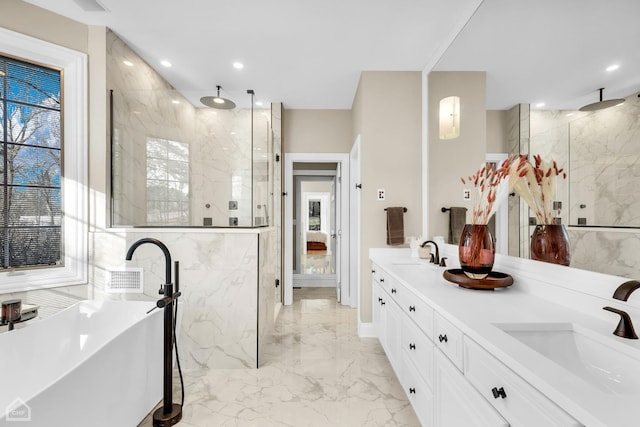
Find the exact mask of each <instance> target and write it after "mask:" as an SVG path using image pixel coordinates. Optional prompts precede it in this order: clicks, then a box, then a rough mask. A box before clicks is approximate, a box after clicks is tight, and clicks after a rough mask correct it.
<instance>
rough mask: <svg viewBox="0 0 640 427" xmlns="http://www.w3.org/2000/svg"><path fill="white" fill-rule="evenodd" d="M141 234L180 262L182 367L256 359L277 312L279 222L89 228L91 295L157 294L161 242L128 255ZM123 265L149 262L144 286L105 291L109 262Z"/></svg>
mask: <svg viewBox="0 0 640 427" xmlns="http://www.w3.org/2000/svg"><path fill="white" fill-rule="evenodd" d="M143 237H153V238H157V239H159V240H161V241H162V242H163V243H165V244H166V245H167V247H168V248H169V250H170V252H171V256H172V260H173V261H179V263H180V266H179V268H180V291H181V292H182V297H181V298H180V303H181V305H180V307H181V309H182V313H183V315H182V323H181V327H180V331H179V334H178V343H179V346H180V357H181V362H182V367H183V368H184V369H185V370H190V371H194V370H196V371H197V370H207V369H213V368H255V367H257V365H258V363H259V362H258V353H259V351H260V349H261V347H262V345H263V344H265V343H268V342H269V337H270V336H271V333H272V328H273V320H274V302H273V301H274V296H273V292H274V291H273V290H274V277H275V270H274V268H273V266H274V262H273V258H274V254H273V244H272V242H273V240H274V239H275V234H274V229H273V228H261V229H254V230H233V231H227V232H224V231H223V230H216V229H208V230H189V231H185V232H176V231H164V230H147V231H143V230H138V229H131V230H119V231H118V230H113V231H110V232H96V233H90V244H91V253H90V259H91V266H90V272H89V274H90V278H89V280H90V283H91V284H92V287H91V289H92V291H91V292H92V295H91V298H93V299H123V300H150V301H153V300H157V299H158V298H159V296H158V289H159V286H160V284H162V283H164V282H165V277H164V271H165V264H164V257H163V255H162V252H161V251H160V249H159V248H158V247H156V246H155V245H150V244H145V245H142V246H140V247H138V249H137V250H136V252H135V253H134V256H133V260H132V261H130V262H127V261H125V259H124V257H125V254H126V252H127V249H128V248H129V247H130V245H131V244H132V243H134V242H135V241H137V240H138V239H140V238H143ZM122 267H142V268H143V269H144V273H143V274H144V293H142V294H131V293H129V294H112V293H107V292H106V277H107V272H108V270H112V269H118V268H122ZM172 270H173V266H172Z"/></svg>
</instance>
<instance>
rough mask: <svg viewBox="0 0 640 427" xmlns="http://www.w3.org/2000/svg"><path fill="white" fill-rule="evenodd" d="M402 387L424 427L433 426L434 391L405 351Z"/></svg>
mask: <svg viewBox="0 0 640 427" xmlns="http://www.w3.org/2000/svg"><path fill="white" fill-rule="evenodd" d="M402 353H403V358H404V360H403V367H402V380H401V382H402V387H403V388H404V391H405V393H406V394H407V397H409V401H410V402H411V406H412V407H413V410H414V411H415V413H416V415H417V416H418V419H419V420H420V423H421V424H422V425H423V426H432V425H433V391H432V390H431V387H429V386H428V385H427V384H426V383H425V382H424V381H423V380H422V377H421V376H420V374H418V372H417V370H416V369H415V366H414V365H413V364H412V363H411V361H410V360H408V359H407V358H408V356H407V352H406V351H403V352H402Z"/></svg>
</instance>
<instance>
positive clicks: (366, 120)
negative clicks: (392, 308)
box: [352, 71, 422, 322]
mask: <svg viewBox="0 0 640 427" xmlns="http://www.w3.org/2000/svg"><path fill="white" fill-rule="evenodd" d="M381 100H384V102H381ZM421 111H422V77H421V73H420V72H404V71H403V72H382V71H366V72H363V73H362V74H361V76H360V83H359V85H358V90H357V92H356V97H355V100H354V103H353V122H354V135H353V137H352V139H353V140H355V136H356V135H358V134H359V135H360V141H361V145H360V150H361V157H360V159H361V163H360V168H361V181H362V194H361V205H360V206H361V215H360V224H359V226H360V235H361V240H360V254H361V255H360V256H361V258H360V265H361V269H360V318H361V319H360V320H361V321H362V322H371V262H370V261H369V248H379V247H386V246H387V245H386V214H385V211H384V208H386V207H390V206H404V207H406V208H407V213H406V214H405V217H404V231H405V236H419V235H420V234H422V233H421V228H422V202H421V200H422V197H421V191H422V188H421V166H420V165H421V144H422V137H421V135H422V126H421ZM378 189H384V190H385V193H386V200H385V201H378V200H376V196H377V190H378Z"/></svg>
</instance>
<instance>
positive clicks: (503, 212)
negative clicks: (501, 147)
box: [485, 153, 509, 255]
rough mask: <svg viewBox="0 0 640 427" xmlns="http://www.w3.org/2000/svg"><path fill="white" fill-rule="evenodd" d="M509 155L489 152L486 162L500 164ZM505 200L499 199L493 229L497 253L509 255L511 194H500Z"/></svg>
mask: <svg viewBox="0 0 640 427" xmlns="http://www.w3.org/2000/svg"><path fill="white" fill-rule="evenodd" d="M507 157H509V155H508V154H506V153H487V154H486V157H485V161H486V162H495V163H496V164H497V165H498V166H500V164H501V163H502V162H503V161H505V160H506V159H507ZM500 196H501V197H502V199H503V200H497V201H496V202H497V203H498V209H497V210H496V213H495V216H496V229H495V230H493V232H494V233H495V239H496V253H499V254H503V255H509V200H508V198H509V195H508V194H502V195H500Z"/></svg>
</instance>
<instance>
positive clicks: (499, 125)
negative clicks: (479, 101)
mask: <svg viewBox="0 0 640 427" xmlns="http://www.w3.org/2000/svg"><path fill="white" fill-rule="evenodd" d="M507 133H508V128H507V110H487V153H508V152H509V147H508V145H509V144H508V143H507Z"/></svg>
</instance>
